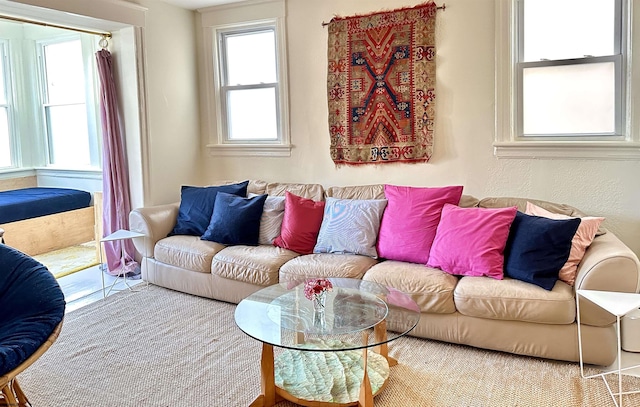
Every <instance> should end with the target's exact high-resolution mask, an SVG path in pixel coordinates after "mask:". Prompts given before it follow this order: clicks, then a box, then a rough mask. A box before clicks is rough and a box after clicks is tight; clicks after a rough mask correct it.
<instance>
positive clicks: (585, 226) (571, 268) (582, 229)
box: [525, 202, 604, 285]
mask: <svg viewBox="0 0 640 407" xmlns="http://www.w3.org/2000/svg"><path fill="white" fill-rule="evenodd" d="M525 213H526V214H527V215H534V216H542V217H544V218H549V219H571V216H567V215H561V214H559V213H553V212H549V211H548V210H546V209H544V208H541V207H539V206H537V205H534V204H532V203H531V202H527V209H526V212H525ZM602 221H604V218H600V217H593V216H585V217H584V218H580V226H578V231H577V232H576V234H575V236H573V239H572V240H571V252H570V253H569V259H568V260H567V262H566V263H565V264H564V266H562V268H561V269H560V276H559V278H560V280H562V281H564V282H565V283H567V284H569V285H573V284H574V283H575V281H576V273H577V272H578V264H580V261H581V260H582V257H583V256H584V253H585V252H586V251H587V247H589V245H590V244H591V242H592V241H593V238H594V237H595V236H596V233H597V232H598V228H599V227H600V224H601V223H602Z"/></svg>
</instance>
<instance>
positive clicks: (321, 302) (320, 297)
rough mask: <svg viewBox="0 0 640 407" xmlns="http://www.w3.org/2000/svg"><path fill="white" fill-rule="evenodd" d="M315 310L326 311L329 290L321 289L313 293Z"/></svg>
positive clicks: (318, 311)
mask: <svg viewBox="0 0 640 407" xmlns="http://www.w3.org/2000/svg"><path fill="white" fill-rule="evenodd" d="M312 301H313V310H314V311H315V312H317V313H324V308H325V306H326V302H327V292H326V291H321V292H319V293H317V294H314V295H313V300H312Z"/></svg>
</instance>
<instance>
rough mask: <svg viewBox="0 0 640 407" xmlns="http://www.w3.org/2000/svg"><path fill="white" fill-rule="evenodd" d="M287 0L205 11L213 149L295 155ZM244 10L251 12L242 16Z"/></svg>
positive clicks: (221, 152)
mask: <svg viewBox="0 0 640 407" xmlns="http://www.w3.org/2000/svg"><path fill="white" fill-rule="evenodd" d="M284 9H285V8H284V2H283V1H282V0H277V1H273V2H266V3H264V4H262V3H261V4H255V5H253V4H242V5H225V6H218V7H212V8H210V9H208V11H206V12H203V13H202V15H201V16H202V25H203V27H205V28H206V29H205V33H206V34H205V37H204V43H205V50H206V51H205V52H207V54H208V57H207V60H209V61H210V64H209V63H207V65H205V70H206V72H207V76H208V78H207V79H208V85H207V86H208V89H209V92H208V95H207V99H206V100H207V104H206V105H207V109H208V111H209V112H210V113H209V114H208V115H206V117H204V118H203V121H204V123H203V128H204V129H205V131H206V132H207V133H208V134H209V143H208V145H207V148H208V149H209V151H210V153H211V154H212V155H260V156H289V155H290V154H291V152H290V150H291V146H290V143H289V123H288V98H287V80H286V78H287V75H286V54H285V43H286V41H285V32H284ZM240 16H242V17H244V18H246V21H245V20H242V21H238V18H240Z"/></svg>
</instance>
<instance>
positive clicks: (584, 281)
mask: <svg viewBox="0 0 640 407" xmlns="http://www.w3.org/2000/svg"><path fill="white" fill-rule="evenodd" d="M575 289H576V290H599V291H617V292H628V293H637V292H638V291H639V290H640V262H639V261H638V256H636V255H635V253H634V252H633V251H632V250H631V249H630V248H629V247H627V246H626V245H625V244H624V243H623V242H622V241H621V240H620V239H618V237H617V236H615V235H614V234H613V233H611V232H610V231H609V232H607V233H605V234H604V235H600V236H597V237H596V238H595V239H594V240H593V243H591V246H589V248H588V249H587V251H586V252H585V255H584V257H583V258H582V261H581V262H580V265H579V266H578V274H577V276H576V282H575ZM580 318H581V319H582V322H584V323H585V324H588V325H594V326H607V325H611V324H612V323H614V322H615V317H614V316H613V315H612V314H610V313H608V312H606V311H603V310H601V309H600V308H599V307H597V306H596V305H594V304H592V303H591V302H590V301H588V300H581V301H580Z"/></svg>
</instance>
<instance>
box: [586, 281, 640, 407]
mask: <svg viewBox="0 0 640 407" xmlns="http://www.w3.org/2000/svg"><path fill="white" fill-rule="evenodd" d="M579 297H583V298H586V299H587V300H589V301H591V302H592V303H594V304H595V305H597V306H598V307H600V308H602V309H604V310H605V311H607V312H610V313H612V314H613V315H615V316H616V330H617V336H618V363H617V364H618V369H616V370H613V371H610V372H604V373H598V374H595V375H591V376H585V375H584V362H583V358H582V332H581V330H580V301H579ZM639 307H640V294H635V293H619V292H611V291H595V290H576V310H577V313H578V316H577V317H578V349H579V352H580V374H581V375H582V377H583V378H585V379H590V378H592V377H602V380H604V384H605V385H606V386H607V390H609V394H611V398H612V399H613V403H614V404H615V405H616V406H617V407H622V396H623V395H625V394H634V393H640V390H635V391H622V371H623V370H628V369H633V368H636V367H638V366H640V365H636V366H629V367H626V368H624V369H622V367H621V366H622V360H621V358H622V346H621V343H620V333H621V332H620V318H622V317H623V316H625V315H626V314H628V313H629V312H631V311H633V310H634V309H637V308H639ZM611 373H617V374H618V391H617V392H616V393H614V392H613V390H611V387H610V386H609V383H608V382H607V380H606V379H605V376H606V375H608V374H611ZM616 396H618V398H617V400H616Z"/></svg>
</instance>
